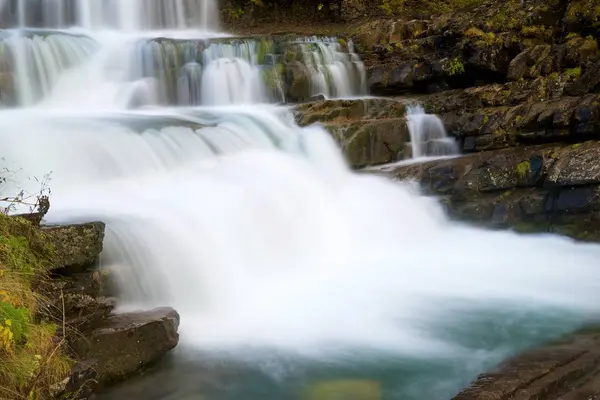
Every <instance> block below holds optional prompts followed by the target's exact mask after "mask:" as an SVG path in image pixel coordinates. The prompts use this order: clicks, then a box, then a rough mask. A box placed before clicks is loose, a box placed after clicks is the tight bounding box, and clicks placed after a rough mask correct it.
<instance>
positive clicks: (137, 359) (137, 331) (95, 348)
mask: <svg viewBox="0 0 600 400" xmlns="http://www.w3.org/2000/svg"><path fill="white" fill-rule="evenodd" d="M178 327H179V314H178V313H177V311H175V310H173V309H172V308H158V309H155V310H151V311H143V312H133V313H125V314H119V315H114V316H111V317H110V318H108V319H107V320H106V323H105V325H104V326H103V327H101V328H99V329H96V330H94V331H93V332H92V333H91V334H90V335H88V336H87V337H85V338H81V339H80V340H79V341H77V342H76V343H74V344H73V350H74V351H75V353H76V354H77V357H78V359H81V360H93V361H94V362H95V363H96V365H97V367H96V373H97V378H96V379H97V381H98V383H99V384H100V385H106V384H109V383H111V382H115V381H119V380H122V379H124V378H126V377H127V376H129V375H131V374H133V373H134V372H136V371H138V370H140V369H142V368H144V367H145V366H148V365H150V364H152V363H154V362H156V361H158V359H160V358H161V357H162V356H163V355H165V353H167V352H168V351H169V350H171V349H173V348H174V347H175V346H177V343H178V342H179V334H178V333H177V329H178Z"/></svg>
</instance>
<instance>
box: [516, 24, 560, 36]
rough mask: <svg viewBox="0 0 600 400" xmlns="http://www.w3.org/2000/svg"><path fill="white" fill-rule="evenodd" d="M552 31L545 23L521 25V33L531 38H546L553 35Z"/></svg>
mask: <svg viewBox="0 0 600 400" xmlns="http://www.w3.org/2000/svg"><path fill="white" fill-rule="evenodd" d="M551 34H552V31H551V30H550V29H548V28H547V27H545V26H544V25H532V26H528V25H526V26H523V27H521V35H523V36H525V37H529V38H545V37H548V36H549V35H550V36H551Z"/></svg>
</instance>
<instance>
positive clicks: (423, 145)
mask: <svg viewBox="0 0 600 400" xmlns="http://www.w3.org/2000/svg"><path fill="white" fill-rule="evenodd" d="M406 117H407V123H408V130H409V132H410V142H411V147H412V158H421V157H440V156H453V155H458V154H459V150H458V144H457V143H456V141H455V140H454V139H453V138H451V137H449V136H448V134H447V133H446V128H444V124H443V122H442V121H441V120H440V119H439V117H438V116H437V115H435V114H426V113H425V110H424V109H423V106H422V105H413V106H408V107H407V110H406Z"/></svg>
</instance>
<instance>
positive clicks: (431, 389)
mask: <svg viewBox="0 0 600 400" xmlns="http://www.w3.org/2000/svg"><path fill="white" fill-rule="evenodd" d="M581 321H582V317H581V316H580V315H576V314H573V313H566V312H563V311H560V310H548V309H546V310H533V309H531V308H529V309H527V307H525V306H523V307H519V309H515V308H512V309H503V310H501V311H498V310H495V311H494V310H489V309H488V310H480V311H477V312H470V313H466V314H460V313H458V314H456V315H453V316H451V318H440V324H439V326H438V327H436V331H435V335H434V336H436V337H439V338H440V339H444V340H446V341H449V342H451V343H454V344H456V346H457V348H456V349H455V351H454V353H453V354H452V355H450V356H446V357H436V356H435V355H433V356H432V355H429V356H423V357H414V356H402V355H399V354H385V353H382V352H377V351H373V350H370V349H357V348H343V347H341V348H339V349H338V351H335V352H334V353H335V354H336V356H335V357H330V356H328V357H324V358H318V357H315V358H310V359H309V358H307V357H301V356H298V355H294V354H290V353H289V352H288V353H283V352H278V351H277V350H275V349H248V348H237V349H231V350H230V351H227V352H206V351H198V350H194V349H193V348H192V347H190V346H188V345H186V344H185V343H182V344H180V346H179V347H178V348H177V349H176V350H175V351H173V352H172V353H171V354H169V356H168V357H166V358H165V359H164V360H163V361H162V362H160V363H159V364H158V365H156V366H155V367H153V368H152V369H150V370H149V371H147V372H145V373H144V375H143V376H141V377H138V378H135V379H133V380H131V381H129V382H126V383H124V384H121V385H119V386H117V387H114V388H112V389H110V390H108V391H106V392H104V393H103V394H101V395H100V396H99V399H101V400H109V399H148V400H175V399H177V400H192V399H214V400H238V399H240V400H241V399H243V400H265V399H273V400H279V399H281V400H288V399H289V400H312V399H315V400H317V399H318V400H376V399H382V400H383V399H385V400H387V399H391V400H395V399H401V400H404V399H406V400H423V399H428V400H442V399H450V398H451V397H452V396H453V395H455V394H456V393H457V392H459V391H460V390H461V388H463V387H465V386H467V385H468V384H469V382H470V381H472V380H473V379H474V378H475V377H476V376H477V375H478V374H479V373H481V372H484V371H486V370H488V369H490V368H492V367H493V366H494V365H496V364H497V363H499V362H500V361H502V360H503V359H505V358H507V357H509V356H510V355H512V354H515V353H517V352H519V351H522V350H524V349H527V348H530V347H532V346H535V345H539V344H541V343H544V342H546V341H549V340H552V339H555V338H558V337H560V336H561V335H563V334H565V333H567V332H569V331H573V330H575V329H576V328H577V327H579V326H580V325H581ZM331 346H334V347H335V344H331ZM325 386H328V387H329V388H330V389H329V390H330V391H329V392H327V394H324V393H323V392H320V390H323V391H325V390H326V389H325ZM361 390H364V392H361Z"/></svg>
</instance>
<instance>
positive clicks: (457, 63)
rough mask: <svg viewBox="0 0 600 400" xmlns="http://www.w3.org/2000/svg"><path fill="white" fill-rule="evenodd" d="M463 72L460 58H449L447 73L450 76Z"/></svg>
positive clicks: (463, 66)
mask: <svg viewBox="0 0 600 400" xmlns="http://www.w3.org/2000/svg"><path fill="white" fill-rule="evenodd" d="M464 73H465V65H464V64H463V62H462V60H461V59H460V58H458V57H455V58H453V59H452V60H450V63H449V64H448V74H449V75H450V76H454V75H462V74H464Z"/></svg>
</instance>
